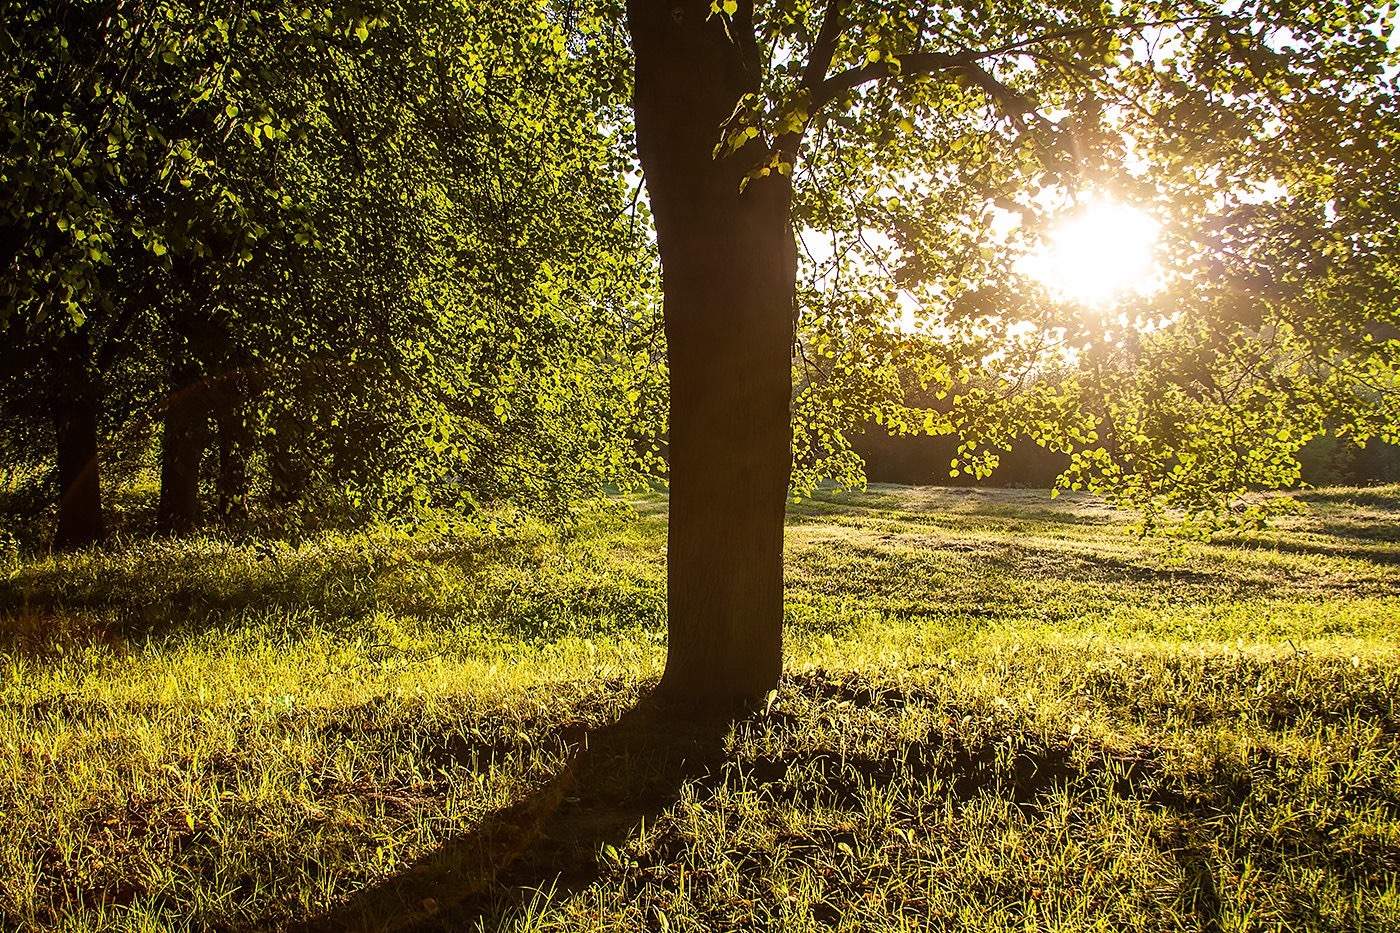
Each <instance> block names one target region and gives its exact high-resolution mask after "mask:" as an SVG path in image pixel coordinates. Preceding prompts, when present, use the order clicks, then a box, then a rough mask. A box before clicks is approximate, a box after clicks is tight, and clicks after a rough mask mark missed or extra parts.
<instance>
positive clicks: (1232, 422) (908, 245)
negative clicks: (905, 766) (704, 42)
mask: <svg viewBox="0 0 1400 933" xmlns="http://www.w3.org/2000/svg"><path fill="white" fill-rule="evenodd" d="M733 6H734V10H732V11H730V10H728V9H727V5H716V7H715V15H724V16H728V17H729V18H730V20H731V22H732V24H733V26H734V28H736V29H737V28H741V25H740V24H743V28H747V24H748V23H749V22H750V20H751V21H752V28H753V31H754V36H755V39H756V41H757V42H758V43H759V44H760V46H761V48H763V49H764V50H765V61H766V62H768V67H767V69H766V71H765V73H764V76H763V86H762V90H761V92H760V93H758V94H755V95H752V96H750V97H746V98H745V99H744V100H742V101H741V102H740V106H739V107H738V109H737V110H736V112H735V115H734V117H733V118H732V120H731V121H730V123H729V124H728V125H726V126H725V127H724V128H722V131H721V134H720V137H721V143H720V146H719V148H718V149H717V151H718V152H723V151H726V148H725V147H726V146H729V147H733V146H736V145H740V144H742V143H743V142H744V141H745V140H748V139H752V138H755V137H757V138H759V139H762V140H765V141H766V142H767V144H768V145H769V147H770V150H771V152H772V159H771V160H770V162H769V163H768V165H767V166H765V167H761V168H760V169H759V170H757V171H756V173H755V175H754V177H753V182H757V181H758V180H759V179H760V178H762V177H763V176H764V175H765V174H771V173H779V174H790V175H791V178H792V185H793V188H794V222H795V224H796V226H797V227H798V230H799V234H800V236H801V237H802V240H803V245H804V246H805V247H806V250H805V256H806V261H805V262H804V278H805V281H806V283H807V288H806V292H805V300H804V301H803V303H802V309H803V317H802V319H801V322H800V344H801V347H800V349H801V352H800V353H799V357H798V364H797V371H796V372H797V380H798V383H799V386H800V387H801V391H800V393H799V396H798V399H797V403H796V408H797V413H798V418H797V425H796V432H797V451H798V454H799V461H798V472H797V474H796V480H797V482H796V489H797V491H798V492H799V493H800V492H803V491H806V490H810V489H811V488H812V487H813V484H814V483H815V481H817V480H818V479H820V478H821V477H823V476H835V477H836V478H838V479H839V480H841V481H843V482H847V483H850V482H858V481H859V479H860V475H859V465H858V463H857V462H856V461H855V459H854V458H853V455H852V453H851V450H850V446H849V443H848V436H849V434H850V433H851V432H852V431H853V430H856V429H858V428H859V426H860V425H861V424H863V423H864V422H866V421H867V420H870V421H874V422H876V423H877V424H882V425H885V424H891V423H892V424H893V425H894V426H895V429H896V430H897V431H903V430H908V431H916V432H923V433H942V434H954V435H956V436H958V437H960V438H961V440H962V442H963V448H962V451H961V453H960V455H959V457H958V458H957V459H956V460H955V461H954V462H953V464H952V468H953V470H954V471H955V475H956V474H957V472H969V471H970V472H973V473H982V472H985V471H986V470H989V469H992V468H994V466H995V464H996V460H997V455H998V452H999V451H1004V450H1006V449H1008V448H1009V445H1010V442H1012V441H1014V440H1015V439H1016V438H1018V437H1024V436H1029V437H1035V438H1037V439H1038V440H1040V441H1041V442H1043V443H1045V444H1046V445H1047V446H1050V447H1052V448H1054V449H1064V450H1072V451H1074V452H1075V453H1076V454H1077V455H1078V457H1079V459H1078V460H1077V461H1076V462H1077V463H1078V464H1081V466H1079V467H1076V469H1075V471H1074V472H1073V473H1071V474H1069V475H1067V477H1066V484H1067V485H1073V484H1081V483H1087V484H1089V485H1091V486H1093V487H1094V488H1096V489H1099V490H1100V491H1104V492H1109V493H1113V494H1115V495H1120V496H1122V497H1123V498H1124V499H1125V500H1126V501H1131V502H1133V503H1135V504H1136V505H1139V506H1141V507H1143V508H1144V509H1146V510H1147V511H1148V512H1149V513H1150V517H1151V516H1160V515H1161V514H1162V513H1163V511H1164V510H1167V509H1171V510H1174V511H1176V510H1185V512H1187V513H1190V514H1192V515H1194V516H1195V517H1196V518H1200V519H1204V520H1206V521H1207V524H1211V525H1219V524H1220V523H1222V522H1224V523H1229V522H1231V521H1232V519H1231V518H1230V514H1231V509H1234V508H1236V507H1237V506H1238V505H1239V503H1240V501H1241V497H1242V496H1245V495H1246V494H1248V493H1249V492H1251V491H1252V490H1255V489H1258V488H1261V487H1262V488H1276V487H1277V486H1279V485H1287V484H1288V483H1289V481H1290V480H1291V479H1292V478H1293V476H1294V472H1295V470H1296V466H1295V465H1294V458H1293V453H1294V452H1295V451H1296V449H1297V446H1298V445H1299V444H1301V443H1302V442H1303V441H1305V440H1306V439H1307V436H1308V435H1309V434H1310V433H1315V432H1317V431H1320V430H1321V429H1322V428H1323V427H1324V426H1327V427H1329V428H1330V429H1331V430H1333V431H1334V432H1338V433H1342V434H1350V435H1351V436H1353V437H1354V438H1355V439H1357V440H1359V441H1360V440H1364V439H1365V438H1366V437H1370V436H1378V435H1379V434H1380V433H1381V432H1383V431H1387V430H1391V429H1390V428H1389V427H1387V425H1389V424H1393V423H1394V421H1393V413H1394V405H1395V404H1396V402H1395V378H1396V377H1395V373H1396V361H1397V357H1398V356H1400V344H1397V343H1396V337H1397V334H1398V333H1400V331H1397V325H1400V319H1397V317H1396V315H1397V313H1400V311H1397V309H1400V293H1397V286H1400V276H1397V269H1396V267H1395V262H1394V256H1395V255H1396V249H1395V247H1396V242H1395V238H1396V237H1397V236H1400V223H1397V220H1400V218H1397V217H1396V215H1395V206H1394V199H1393V198H1392V197H1390V196H1389V195H1388V194H1387V192H1389V191H1393V190H1394V187H1395V185H1396V183H1397V181H1400V180H1398V179H1396V178H1395V175H1394V172H1395V161H1394V159H1393V157H1392V152H1393V148H1394V145H1395V142H1396V140H1397V138H1400V136H1398V135H1397V134H1398V133H1400V108H1397V105H1396V100H1397V99H1398V98H1400V95H1397V94H1396V93H1395V91H1396V85H1395V80H1396V78H1395V75H1396V74H1397V69H1396V64H1397V58H1396V55H1397V51H1396V49H1395V48H1394V47H1393V43H1392V44H1391V45H1390V46H1388V45H1387V39H1388V33H1389V30H1390V29H1391V28H1392V25H1393V24H1392V22H1391V13H1392V11H1391V10H1390V7H1389V6H1388V5H1386V4H1348V3H1340V2H1332V0H1324V2H1318V3H1310V4H1304V5H1302V6H1299V5H1297V4H1287V5H1277V4H1273V3H1270V2H1267V0H1258V2H1251V3H1246V4H1217V3H1211V2H1204V0H1203V2H1199V3H1189V4H1178V3H1172V4H1162V3H1155V2H1134V3H1128V4H1114V5H1112V6H1104V5H1102V4H1079V3H1054V4H1041V5H1032V6H1029V7H1028V6H1026V5H1025V4H1013V5H1007V4H1002V5H996V4H994V5H992V6H987V5H985V4H953V5H946V4H945V5H941V6H940V7H938V8H937V9H930V8H924V7H921V6H918V5H910V4H897V3H882V2H842V0H834V2H827V3H801V4H789V3H782V4H769V3H759V4H753V5H752V10H750V5H749V4H734V5H733ZM1102 196H1111V197H1113V198H1116V199H1118V200H1122V201H1125V202H1128V203H1131V204H1137V205H1141V206H1142V207H1143V208H1144V209H1145V210H1147V211H1149V212H1150V213H1151V214H1152V215H1153V216H1154V217H1156V218H1158V219H1159V220H1160V221H1161V222H1162V224H1163V227H1164V234H1163V238H1164V241H1165V244H1164V248H1163V257H1164V262H1165V263H1166V265H1167V269H1166V270H1165V274H1164V282H1163V287H1162V289H1161V290H1160V291H1159V292H1158V293H1156V294H1155V295H1152V296H1149V297H1148V298H1144V299H1140V300H1126V301H1124V302H1123V303H1122V304H1121V305H1120V307H1117V308H1115V309H1113V313H1111V314H1104V313H1102V312H1101V311H1100V310H1099V309H1096V308H1091V307H1084V306H1077V305H1076V304H1075V303H1074V302H1066V301H1064V300H1061V299H1059V298H1058V297H1057V296H1055V295H1053V294H1050V293H1047V291H1046V289H1045V288H1044V287H1043V286H1041V285H1039V284H1038V283H1036V282H1034V281H1032V280H1029V279H1028V277H1027V275H1026V274H1025V273H1024V270H1023V269H1021V268H1018V265H1017V257H1018V255H1020V254H1024V253H1025V252H1027V251H1030V250H1033V249H1034V247H1035V244H1036V243H1037V241H1038V240H1039V238H1040V237H1041V236H1042V235H1043V234H1044V233H1045V232H1046V231H1047V230H1048V229H1049V228H1050V227H1051V226H1052V225H1053V223H1054V222H1055V220H1056V219H1057V218H1058V217H1059V216H1061V215H1062V214H1063V212H1064V211H1065V210H1066V209H1067V208H1069V207H1071V206H1072V205H1074V204H1077V203H1083V202H1085V201H1088V200H1092V199H1093V198H1095V197H1102ZM895 322H900V326H901V327H902V329H903V330H904V331H905V332H906V333H908V334H909V335H910V336H908V337H907V338H906V339H904V340H902V341H901V340H900V339H898V338H897V337H896V336H892V335H891V334H890V333H889V328H890V327H891V325H892V324H894V323H895ZM1163 331H1168V332H1169V333H1157V332H1163ZM1154 334H1155V335H1154ZM1246 345H1250V346H1254V347H1259V346H1279V347H1280V348H1281V349H1280V350H1279V353H1280V356H1279V358H1278V359H1277V360H1271V361H1270V362H1269V363H1268V364H1267V367H1266V368H1269V369H1270V371H1271V372H1277V371H1280V370H1287V371H1288V373H1289V375H1288V378H1287V379H1286V380H1285V382H1286V383H1287V385H1286V386H1284V385H1276V384H1275V382H1274V380H1272V379H1271V378H1270V379H1259V380H1253V381H1249V387H1248V389H1247V393H1248V397H1247V398H1244V397H1232V398H1229V399H1228V400H1218V402H1219V403H1218V405H1217V406H1216V407H1214V408H1212V409H1211V411H1210V413H1209V415H1208V416H1206V417H1204V418H1203V420H1202V422H1201V426H1202V427H1201V430H1200V431H1198V432H1197V433H1196V434H1195V435H1194V436H1193V437H1192V438H1191V440H1190V442H1189V444H1188V445H1187V446H1185V447H1182V448H1180V449H1178V448H1176V447H1173V446H1172V445H1173V444H1174V443H1175V442H1176V441H1177V440H1180V439H1181V438H1180V437H1179V435H1178V436H1171V435H1168V434H1161V435H1153V434H1151V433H1145V432H1142V431H1138V432H1136V433H1135V434H1134V439H1138V438H1142V439H1146V440H1150V441H1151V442H1152V443H1153V444H1155V445H1156V449H1155V456H1146V455H1144V451H1143V450H1131V449H1129V447H1128V446H1113V445H1110V444H1108V443H1107V442H1106V439H1107V438H1109V437H1110V436H1111V435H1113V434H1114V433H1115V432H1114V428H1113V425H1112V420H1113V418H1114V417H1115V416H1114V415H1110V412H1116V413H1117V414H1116V416H1117V417H1122V416H1126V415H1127V410H1128V409H1129V408H1134V409H1139V410H1138V411H1137V412H1136V413H1135V414H1133V415H1132V416H1131V417H1132V419H1133V420H1134V421H1135V422H1136V423H1138V427H1143V426H1145V425H1146V424H1148V423H1149V422H1151V423H1156V424H1161V423H1163V419H1164V418H1165V417H1166V416H1165V414H1164V413H1163V412H1156V413H1154V412H1152V411H1150V410H1148V409H1150V408H1151V406H1153V405H1160V404H1166V405H1169V406H1170V405H1173V404H1175V403H1172V402H1170V401H1164V400H1163V398H1159V396H1161V397H1165V398H1166V399H1170V398H1171V397H1172V396H1173V394H1174V393H1177V392H1179V391H1181V390H1182V385H1181V382H1182V373H1183V372H1184V371H1185V368H1186V366H1187V365H1188V362H1189V365H1191V366H1195V367H1197V368H1198V370H1199V368H1200V367H1204V368H1205V370H1208V371H1210V372H1213V373H1218V374H1221V375H1225V376H1227V377H1228V378H1231V379H1233V378H1234V377H1233V376H1228V374H1230V373H1231V372H1232V371H1233V372H1235V373H1236V374H1237V373H1238V370H1239V367H1240V356H1241V354H1242V353H1244V352H1246V351H1243V350H1242V349H1241V348H1242V347H1244V346H1246ZM1169 348H1170V349H1174V350H1175V351H1176V352H1178V353H1180V354H1182V355H1183V357H1182V358H1181V359H1180V360H1177V359H1175V358H1173V359H1171V363H1172V365H1170V366H1166V367H1163V366H1162V365H1161V364H1162V363H1163V361H1164V359H1166V358H1167V357H1168V356H1169V354H1168V352H1167V351H1168V349H1169ZM1299 355H1301V357H1302V358H1303V359H1305V360H1306V362H1305V363H1300V362H1299V360H1298V357H1299ZM1110 359H1111V360H1112V366H1111V367H1108V360H1110ZM1083 364H1087V368H1084V369H1081V366H1082V365H1083ZM1105 368H1111V369H1112V370H1113V371H1114V372H1113V374H1112V375H1111V376H1108V375H1106V374H1105ZM1197 375H1204V370H1201V371H1198V373H1197ZM1064 382H1069V383H1071V384H1070V385H1063V384H1061V383H1064ZM1154 382H1160V384H1157V385H1154ZM1305 382H1306V383H1308V386H1307V387H1306V388H1304V386H1303V383H1305ZM1192 391H1194V390H1192ZM1117 392H1122V393H1123V394H1122V396H1121V397H1119V396H1115V395H1114V393H1117ZM911 393H912V395H911ZM913 395H917V396H921V397H922V398H921V403H920V404H919V405H916V406H912V407H917V408H923V409H924V410H923V411H922V412H919V411H911V410H910V408H911V405H910V404H909V402H910V400H911V398H912V396H913ZM929 395H932V396H933V400H934V402H935V403H934V404H931V405H930V404H928V403H927V397H928V396H929ZM1300 400H1301V401H1300ZM1193 404H1195V405H1196V406H1197V409H1198V413H1199V412H1203V411H1204V410H1205V409H1204V407H1203V406H1205V405H1206V404H1207V402H1206V401H1205V400H1202V399H1196V400H1195V401H1194V402H1193ZM1256 404H1257V407H1255V406H1256ZM1289 404H1304V405H1305V407H1306V410H1305V411H1300V412H1299V413H1298V418H1297V423H1296V424H1295V425H1293V428H1292V432H1291V433H1290V436H1289V437H1288V438H1287V439H1283V438H1279V437H1278V430H1277V429H1275V430H1273V431H1265V430H1263V425H1264V424H1265V423H1266V422H1271V421H1272V422H1277V421H1278V420H1279V417H1280V412H1281V411H1282V410H1283V408H1284V407H1285V406H1287V405H1289ZM1180 407H1181V406H1180V405H1176V408H1177V409H1180ZM1378 411H1379V412H1380V413H1381V414H1380V416H1379V417H1378V416H1377V412H1378ZM1182 414H1183V413H1182V412H1181V411H1178V412H1177V416H1180V415H1182ZM1387 416H1390V418H1389V420H1387ZM1174 417H1175V416H1174ZM1207 425H1209V426H1210V427H1209V428H1207ZM1246 442H1248V443H1253V444H1256V445H1258V448H1259V449H1258V456H1257V457H1253V458H1252V457H1250V456H1243V455H1241V454H1240V453H1239V448H1240V445H1241V444H1242V443H1246ZM1207 450H1209V452H1207ZM1188 461H1189V463H1190V464H1191V465H1186V464H1187V463H1188ZM1217 461H1219V462H1220V463H1225V464H1233V465H1230V466H1225V467H1221V468H1217V467H1216V466H1207V464H1210V463H1215V462H1217ZM1243 461H1250V462H1249V463H1248V464H1247V465H1245V464H1244V463H1243ZM1090 463H1097V464H1099V465H1100V466H1099V467H1090V466H1087V465H1086V464H1090ZM1197 466H1200V467H1201V468H1199V469H1198V468H1197ZM1100 467H1101V468H1100ZM1207 512H1208V513H1210V514H1209V517H1208V518H1207V516H1206V514H1205V513H1207Z"/></svg>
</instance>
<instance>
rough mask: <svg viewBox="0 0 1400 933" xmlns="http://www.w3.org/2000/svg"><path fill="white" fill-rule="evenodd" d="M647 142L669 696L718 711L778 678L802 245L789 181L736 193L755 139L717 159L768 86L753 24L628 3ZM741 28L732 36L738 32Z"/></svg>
mask: <svg viewBox="0 0 1400 933" xmlns="http://www.w3.org/2000/svg"><path fill="white" fill-rule="evenodd" d="M628 26H629V29H630V31H631V35H632V44H633V50H634V52H635V54H636V69H637V70H636V100H635V108H636V120H637V122H636V125H637V147H638V151H639V154H640V156H641V162H642V168H643V171H644V172H645V176H646V183H647V192H648V195H649V198H650V202H651V207H652V212H653V215H654V217H655V220H656V230H657V243H658V246H659V249H660V253H661V269H662V295H663V302H664V304H663V308H664V316H665V325H666V340H667V354H668V357H667V359H668V363H669V369H670V377H671V417H670V490H671V503H670V530H669V536H668V540H667V585H668V592H667V601H668V603H667V608H668V613H669V619H668V632H669V639H668V650H667V659H666V672H665V675H664V677H663V679H662V686H661V689H662V692H663V694H666V695H668V696H669V697H670V698H673V699H677V700H683V701H685V702H687V703H691V704H696V705H703V706H714V705H723V704H728V703H732V702H734V701H743V700H748V699H754V698H758V697H761V696H763V694H764V693H766V692H767V691H768V690H769V689H771V688H772V687H773V686H774V685H775V684H776V683H777V680H778V677H779V674H780V673H781V670H782V621H783V509H784V505H785V502H786V499H787V488H788V480H789V476H790V473H791V467H792V451H791V423H790V418H791V414H790V410H791V395H792V368H791V367H792V342H793V310H794V300H795V280H796V250H795V246H794V240H793V232H792V226H791V219H790V208H791V186H790V184H789V181H788V179H787V177H786V176H781V175H776V174H774V175H772V176H769V177H766V178H761V179H755V180H754V181H753V182H752V183H750V184H749V185H748V187H747V188H746V190H745V191H743V192H741V191H740V184H741V182H742V181H743V179H744V177H745V175H746V174H747V173H748V172H749V170H750V169H752V168H754V167H755V166H756V165H761V164H762V163H763V162H765V161H766V158H767V149H766V146H765V145H763V144H762V142H761V141H756V142H751V143H750V144H748V145H746V146H745V147H743V148H742V149H740V150H739V152H737V153H734V154H732V155H728V156H725V157H723V158H720V159H716V158H714V156H713V151H714V148H715V144H716V142H717V141H718V140H719V138H720V126H721V124H722V123H723V122H724V121H725V120H726V119H727V118H728V117H729V116H730V114H731V113H732V112H733V110H734V107H735V104H736V103H737V102H738V100H739V98H740V97H741V96H742V95H743V94H745V93H748V92H752V91H756V90H757V89H758V75H759V57H758V50H757V47H756V45H755V44H754V42H753V38H752V37H753V29H752V23H751V16H750V13H749V10H748V6H747V5H741V8H740V10H739V12H738V13H737V14H735V16H734V17H733V19H732V21H731V23H730V24H729V28H728V30H726V28H725V23H724V22H723V21H722V19H721V17H719V16H711V15H710V5H709V2H708V0H685V2H667V3H659V2H654V0H631V2H630V3H629V4H628ZM731 35H732V37H733V38H730V37H731Z"/></svg>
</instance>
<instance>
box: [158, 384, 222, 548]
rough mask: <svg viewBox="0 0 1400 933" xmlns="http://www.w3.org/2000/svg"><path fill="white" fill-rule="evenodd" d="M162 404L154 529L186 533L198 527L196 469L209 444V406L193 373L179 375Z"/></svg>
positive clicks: (160, 531)
mask: <svg viewBox="0 0 1400 933" xmlns="http://www.w3.org/2000/svg"><path fill="white" fill-rule="evenodd" d="M173 381H174V382H175V383H176V388H175V389H174V390H173V391H172V392H171V393H170V397H169V398H168V399H167V401H166V405H165V425H164V429H163V431H162V434H161V448H160V504H159V505H158V506H157V509H156V530H157V531H158V532H159V533H160V534H165V535H180V534H188V533H189V532H191V531H193V530H194V529H195V527H196V526H197V525H198V524H199V519H200V503H199V466H200V461H201V460H203V459H204V450H205V448H206V447H207V446H208V443H209V405H208V398H207V393H206V392H205V391H204V387H203V384H202V382H201V381H200V380H199V378H198V376H197V374H195V373H194V372H193V371H184V372H180V373H179V375H178V377H177V378H176V379H175V380H173Z"/></svg>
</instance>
